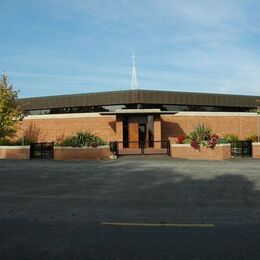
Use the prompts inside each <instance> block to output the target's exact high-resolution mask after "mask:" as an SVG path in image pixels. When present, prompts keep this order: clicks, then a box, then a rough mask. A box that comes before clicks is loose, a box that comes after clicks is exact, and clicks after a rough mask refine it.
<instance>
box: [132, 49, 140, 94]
mask: <svg viewBox="0 0 260 260" xmlns="http://www.w3.org/2000/svg"><path fill="white" fill-rule="evenodd" d="M132 58H133V69H132V78H131V89H137V87H138V83H137V76H136V69H135V58H136V56H135V53H134V52H133V56H132Z"/></svg>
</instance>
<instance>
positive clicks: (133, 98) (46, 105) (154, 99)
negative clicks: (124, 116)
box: [18, 89, 260, 110]
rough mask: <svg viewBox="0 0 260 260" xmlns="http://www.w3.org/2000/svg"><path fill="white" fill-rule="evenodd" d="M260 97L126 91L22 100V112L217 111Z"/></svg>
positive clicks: (245, 104) (252, 102)
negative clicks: (153, 107) (128, 107)
mask: <svg viewBox="0 0 260 260" xmlns="http://www.w3.org/2000/svg"><path fill="white" fill-rule="evenodd" d="M259 99H260V96H240V95H227V94H212V93H196V92H195V93H193V92H174V91H158V90H141V89H140V90H125V91H111V92H97V93H85V94H74V95H61V96H50V97H35V98H21V99H19V100H18V102H19V104H20V105H21V107H22V109H23V110H41V109H54V108H71V107H84V106H113V105H120V104H122V105H125V104H161V105H187V106H214V107H219V106H220V107H222V106H224V107H248V108H255V107H256V106H257V102H256V100H259Z"/></svg>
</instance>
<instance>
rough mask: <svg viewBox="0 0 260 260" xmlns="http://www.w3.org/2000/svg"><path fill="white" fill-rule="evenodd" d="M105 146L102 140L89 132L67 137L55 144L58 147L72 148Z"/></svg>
mask: <svg viewBox="0 0 260 260" xmlns="http://www.w3.org/2000/svg"><path fill="white" fill-rule="evenodd" d="M105 144H107V143H106V141H104V140H103V139H102V138H100V137H98V136H96V135H93V134H91V133H90V132H88V131H87V132H84V131H80V132H78V133H77V134H76V135H75V136H69V137H67V138H66V139H65V140H64V141H63V142H61V143H59V144H56V145H60V146H73V147H82V146H86V147H97V146H98V145H105Z"/></svg>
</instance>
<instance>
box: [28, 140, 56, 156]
mask: <svg viewBox="0 0 260 260" xmlns="http://www.w3.org/2000/svg"><path fill="white" fill-rule="evenodd" d="M53 146H54V143H32V144H31V146H30V158H31V159H52V158H53V154H54V153H53Z"/></svg>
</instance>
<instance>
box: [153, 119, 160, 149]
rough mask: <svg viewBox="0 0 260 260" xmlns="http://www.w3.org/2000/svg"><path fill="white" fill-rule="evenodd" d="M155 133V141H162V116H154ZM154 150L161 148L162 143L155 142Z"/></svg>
mask: <svg viewBox="0 0 260 260" xmlns="http://www.w3.org/2000/svg"><path fill="white" fill-rule="evenodd" d="M153 131H154V133H153V137H154V141H162V140H161V138H162V131H161V116H154V121H153ZM154 148H161V143H157V142H155V143H154Z"/></svg>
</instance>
